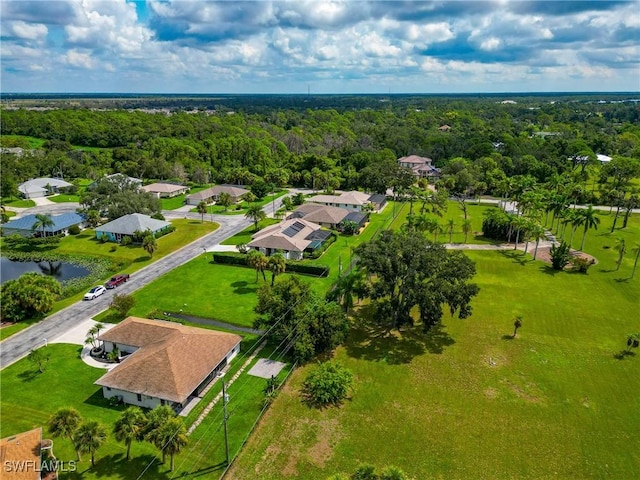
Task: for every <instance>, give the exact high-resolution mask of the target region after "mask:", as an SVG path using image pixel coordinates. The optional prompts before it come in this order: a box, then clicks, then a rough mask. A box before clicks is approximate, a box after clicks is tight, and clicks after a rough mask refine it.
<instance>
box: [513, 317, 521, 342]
mask: <svg viewBox="0 0 640 480" xmlns="http://www.w3.org/2000/svg"><path fill="white" fill-rule="evenodd" d="M521 326H522V317H521V316H520V315H518V316H517V317H516V319H515V320H514V322H513V338H516V334H517V333H518V329H519V328H520V327H521Z"/></svg>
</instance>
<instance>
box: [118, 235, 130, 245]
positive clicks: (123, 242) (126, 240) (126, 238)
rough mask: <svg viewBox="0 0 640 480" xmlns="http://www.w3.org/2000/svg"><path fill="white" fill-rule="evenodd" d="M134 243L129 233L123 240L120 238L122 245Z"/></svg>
mask: <svg viewBox="0 0 640 480" xmlns="http://www.w3.org/2000/svg"><path fill="white" fill-rule="evenodd" d="M132 243H133V240H132V239H131V237H130V236H128V235H127V236H124V237H122V240H120V245H122V246H124V247H127V246H129V245H131V244H132Z"/></svg>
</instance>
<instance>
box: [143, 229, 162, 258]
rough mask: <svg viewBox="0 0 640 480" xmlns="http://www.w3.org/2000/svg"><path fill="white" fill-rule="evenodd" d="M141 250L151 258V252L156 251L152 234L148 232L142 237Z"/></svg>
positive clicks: (156, 245) (156, 246)
mask: <svg viewBox="0 0 640 480" xmlns="http://www.w3.org/2000/svg"><path fill="white" fill-rule="evenodd" d="M142 248H144V251H145V252H147V253H148V254H149V256H150V257H153V252H155V251H156V250H157V249H158V242H157V241H156V237H155V236H154V235H153V233H151V232H149V233H148V234H146V235H145V236H144V238H143V239H142Z"/></svg>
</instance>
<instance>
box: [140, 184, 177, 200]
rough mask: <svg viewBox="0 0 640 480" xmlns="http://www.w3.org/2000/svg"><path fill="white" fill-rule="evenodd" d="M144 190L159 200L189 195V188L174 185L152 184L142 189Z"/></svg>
mask: <svg viewBox="0 0 640 480" xmlns="http://www.w3.org/2000/svg"><path fill="white" fill-rule="evenodd" d="M142 190H144V191H145V192H149V193H152V194H154V195H155V196H156V197H158V198H171V197H177V196H178V195H182V194H183V193H187V190H189V187H187V186H185V185H176V184H173V183H151V184H149V185H145V186H144V187H142Z"/></svg>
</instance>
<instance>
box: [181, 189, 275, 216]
mask: <svg viewBox="0 0 640 480" xmlns="http://www.w3.org/2000/svg"><path fill="white" fill-rule="evenodd" d="M286 193H287V190H279V191H277V192H276V194H275V198H280V197H281V196H283V195H286ZM273 200H274V196H273V195H271V194H269V195H267V196H266V197H264V198H263V199H262V200H260V201H257V202H252V203H249V202H240V203H237V204H234V205H230V206H229V207H228V208H225V207H223V206H222V205H209V206H207V213H209V214H216V215H240V214H242V215H244V214H245V213H247V210H248V209H249V206H250V205H253V204H255V203H257V204H258V205H260V206H261V207H264V206H265V205H267V204H269V203H270V202H272V201H273ZM238 207H240V208H238ZM197 211H198V209H197V208H195V207H194V208H192V209H191V212H197Z"/></svg>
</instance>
